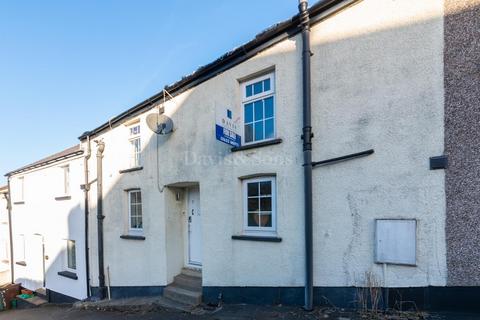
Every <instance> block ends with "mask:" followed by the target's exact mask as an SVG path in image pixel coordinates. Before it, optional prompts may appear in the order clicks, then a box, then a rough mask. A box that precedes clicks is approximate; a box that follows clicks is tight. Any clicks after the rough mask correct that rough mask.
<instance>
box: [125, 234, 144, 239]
mask: <svg viewBox="0 0 480 320" xmlns="http://www.w3.org/2000/svg"><path fill="white" fill-rule="evenodd" d="M120 238H121V239H125V240H145V239H146V238H145V237H144V236H134V235H131V234H122V235H121V236H120Z"/></svg>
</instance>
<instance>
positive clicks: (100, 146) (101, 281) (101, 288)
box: [95, 141, 107, 299]
mask: <svg viewBox="0 0 480 320" xmlns="http://www.w3.org/2000/svg"><path fill="white" fill-rule="evenodd" d="M95 142H96V143H97V234H98V297H99V298H100V299H105V297H106V293H107V288H106V287H105V268H104V260H103V219H105V216H104V215H103V190H102V188H103V186H102V185H103V179H102V174H103V169H102V158H103V151H104V150H105V143H104V142H103V141H95Z"/></svg>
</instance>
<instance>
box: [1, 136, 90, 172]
mask: <svg viewBox="0 0 480 320" xmlns="http://www.w3.org/2000/svg"><path fill="white" fill-rule="evenodd" d="M80 154H83V150H82V149H80V145H79V144H77V145H75V146H73V147H70V148H67V149H65V150H63V151H60V152H57V153H55V154H52V155H51V156H48V157H46V158H43V159H41V160H38V161H35V162H33V163H31V164H28V165H26V166H23V167H21V168H18V169H15V170H13V171H10V172H8V173H6V174H5V176H6V177H8V176H11V175H13V174H16V173H20V172H24V171H27V170H30V169H34V168H38V167H43V166H46V165H48V164H51V163H54V162H58V161H60V160H64V159H68V158H71V157H74V156H76V155H80Z"/></svg>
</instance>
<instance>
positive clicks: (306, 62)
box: [298, 0, 313, 311]
mask: <svg viewBox="0 0 480 320" xmlns="http://www.w3.org/2000/svg"><path fill="white" fill-rule="evenodd" d="M298 11H299V13H300V23H301V26H302V97H303V98H302V100H303V129H302V140H303V162H304V164H303V173H304V201H305V305H304V308H305V310H308V311H310V310H312V309H313V226H312V220H313V218H312V215H313V209H312V168H313V166H312V138H313V133H312V108H311V107H312V106H311V91H310V87H311V70H310V57H311V55H312V52H311V50H310V17H309V14H308V2H307V0H299V3H298Z"/></svg>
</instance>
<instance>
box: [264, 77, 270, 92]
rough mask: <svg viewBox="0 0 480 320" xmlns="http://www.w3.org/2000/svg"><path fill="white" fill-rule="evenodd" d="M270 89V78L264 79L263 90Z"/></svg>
mask: <svg viewBox="0 0 480 320" xmlns="http://www.w3.org/2000/svg"><path fill="white" fill-rule="evenodd" d="M268 90H270V78H269V79H265V80H263V91H268Z"/></svg>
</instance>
